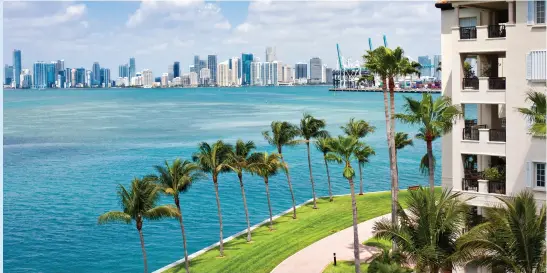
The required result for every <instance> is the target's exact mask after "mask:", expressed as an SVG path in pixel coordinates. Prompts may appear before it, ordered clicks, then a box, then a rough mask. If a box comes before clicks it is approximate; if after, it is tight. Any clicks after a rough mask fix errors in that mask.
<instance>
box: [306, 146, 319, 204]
mask: <svg viewBox="0 0 547 273" xmlns="http://www.w3.org/2000/svg"><path fill="white" fill-rule="evenodd" d="M306 147H307V148H308V168H309V169H310V182H311V192H312V196H313V208H314V209H317V201H316V200H315V185H314V183H313V174H312V171H311V157H310V143H309V142H306Z"/></svg>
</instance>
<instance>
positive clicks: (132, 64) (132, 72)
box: [129, 57, 137, 78]
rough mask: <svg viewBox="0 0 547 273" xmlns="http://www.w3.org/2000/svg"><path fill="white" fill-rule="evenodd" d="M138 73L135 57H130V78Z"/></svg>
mask: <svg viewBox="0 0 547 273" xmlns="http://www.w3.org/2000/svg"><path fill="white" fill-rule="evenodd" d="M136 75H137V65H136V64H135V58H134V57H131V58H129V78H133V77H135V76H136Z"/></svg>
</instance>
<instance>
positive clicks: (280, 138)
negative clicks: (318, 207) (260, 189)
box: [262, 121, 300, 219]
mask: <svg viewBox="0 0 547 273" xmlns="http://www.w3.org/2000/svg"><path fill="white" fill-rule="evenodd" d="M270 127H271V130H272V133H271V135H270V132H269V131H263V132H262V135H263V136H264V139H265V140H266V141H268V143H269V144H270V145H273V146H275V147H276V148H277V153H278V154H279V156H280V157H281V162H282V163H283V166H284V170H285V174H286V175H287V184H289V191H290V192H291V198H292V208H293V219H296V201H295V199H294V192H293V190H292V184H291V175H290V174H289V165H288V164H287V163H286V162H285V159H284V158H283V146H294V145H296V144H298V141H296V140H295V138H296V137H298V135H299V133H300V132H299V129H298V127H296V126H295V125H294V124H291V123H289V122H287V121H272V124H271V126H270Z"/></svg>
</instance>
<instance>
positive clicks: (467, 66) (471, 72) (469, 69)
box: [463, 61, 475, 78]
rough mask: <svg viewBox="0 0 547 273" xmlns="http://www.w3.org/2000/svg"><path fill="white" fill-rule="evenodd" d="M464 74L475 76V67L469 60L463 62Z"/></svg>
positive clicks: (470, 76)
mask: <svg viewBox="0 0 547 273" xmlns="http://www.w3.org/2000/svg"><path fill="white" fill-rule="evenodd" d="M463 75H464V77H465V78H473V77H475V70H473V67H472V66H471V64H470V63H469V62H467V61H465V62H463Z"/></svg>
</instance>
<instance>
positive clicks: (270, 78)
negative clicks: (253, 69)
mask: <svg viewBox="0 0 547 273" xmlns="http://www.w3.org/2000/svg"><path fill="white" fill-rule="evenodd" d="M262 69H263V73H262V74H263V83H264V85H279V79H278V75H279V74H278V73H277V70H278V63H277V62H265V63H264V64H263V68H262Z"/></svg>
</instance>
